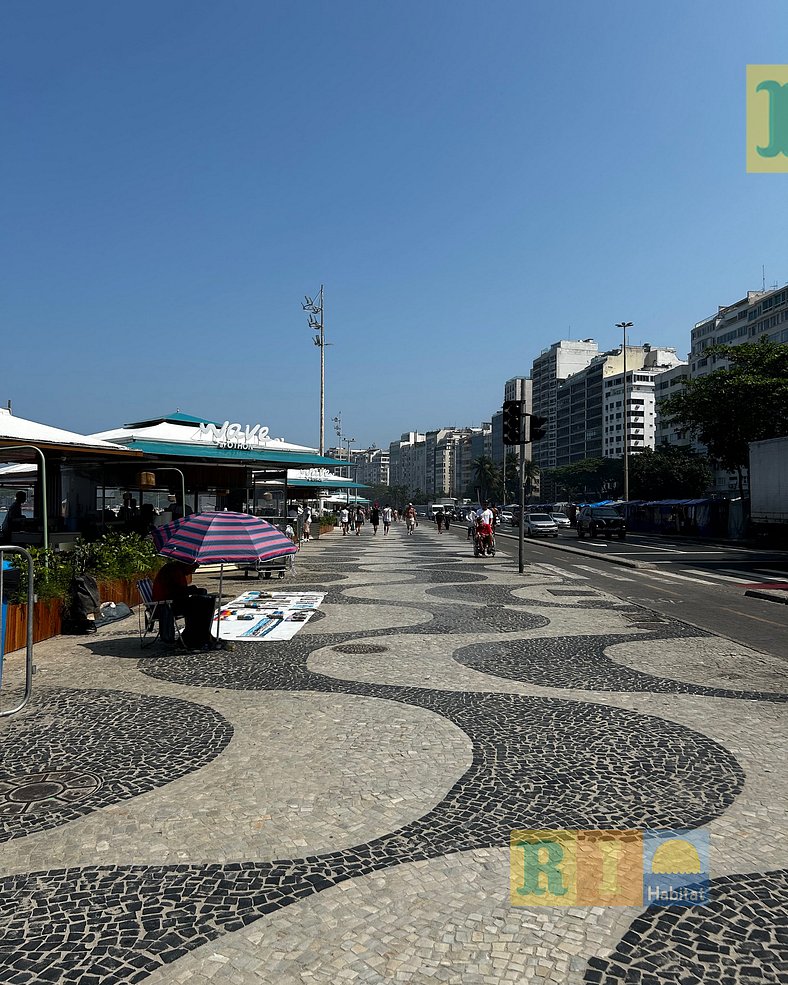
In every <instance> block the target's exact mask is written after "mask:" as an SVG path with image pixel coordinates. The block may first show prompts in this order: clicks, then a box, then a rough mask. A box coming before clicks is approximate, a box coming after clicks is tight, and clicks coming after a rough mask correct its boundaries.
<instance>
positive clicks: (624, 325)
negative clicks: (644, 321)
mask: <svg viewBox="0 0 788 985" xmlns="http://www.w3.org/2000/svg"><path fill="white" fill-rule="evenodd" d="M633 324H634V322H631V321H620V322H616V328H620V329H622V331H623V332H624V347H623V349H622V351H623V353H624V502H629V420H628V414H629V410H628V408H627V329H628V328H632V326H633Z"/></svg>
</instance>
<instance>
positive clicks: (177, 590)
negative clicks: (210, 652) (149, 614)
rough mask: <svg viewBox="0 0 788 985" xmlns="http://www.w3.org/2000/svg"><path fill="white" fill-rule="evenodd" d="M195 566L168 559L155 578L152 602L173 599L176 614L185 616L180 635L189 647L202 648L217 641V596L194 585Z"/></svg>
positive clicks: (193, 648)
mask: <svg viewBox="0 0 788 985" xmlns="http://www.w3.org/2000/svg"><path fill="white" fill-rule="evenodd" d="M196 567H197V565H196V564H187V563H186V562H185V561H168V562H167V564H165V565H164V567H163V568H161V569H160V570H159V572H158V573H157V575H156V577H155V579H154V581H153V601H154V602H165V601H167V600H170V601H171V602H172V611H173V615H175V616H183V617H184V619H185V626H184V629H183V633H182V634H181V638H182V639H183V642H184V645H185V646H187V647H188V648H189V649H190V650H199V649H202V648H203V647H208V646H211V645H213V644H214V643H215V642H216V641H215V638H214V637H213V635H212V634H211V625H212V623H213V614H214V609H215V606H216V596H215V595H209V594H208V593H207V591H206V590H205V589H204V588H198V587H197V586H196V585H192V584H191V580H192V575H193V574H194V571H195V569H196Z"/></svg>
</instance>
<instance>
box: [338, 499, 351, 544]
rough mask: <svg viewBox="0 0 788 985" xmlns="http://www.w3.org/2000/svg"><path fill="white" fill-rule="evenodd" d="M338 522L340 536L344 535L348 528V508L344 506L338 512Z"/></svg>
mask: <svg viewBox="0 0 788 985" xmlns="http://www.w3.org/2000/svg"><path fill="white" fill-rule="evenodd" d="M339 524H340V526H341V527H342V536H343V537H344V536H345V535H346V534H347V532H348V530H349V528H350V510H349V509H347V507H345V506H343V507H342V509H341V510H340V512H339Z"/></svg>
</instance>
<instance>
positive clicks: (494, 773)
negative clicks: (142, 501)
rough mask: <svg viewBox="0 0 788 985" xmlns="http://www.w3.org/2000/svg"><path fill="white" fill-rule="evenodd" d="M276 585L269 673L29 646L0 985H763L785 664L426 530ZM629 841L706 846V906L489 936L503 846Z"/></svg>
mask: <svg viewBox="0 0 788 985" xmlns="http://www.w3.org/2000/svg"><path fill="white" fill-rule="evenodd" d="M229 581H230V584H229V585H228V587H227V590H228V591H234V590H235V588H237V589H238V590H239V591H240V590H242V588H248V587H252V584H254V583H249V582H244V581H243V579H238V580H237V584H236V583H235V581H234V580H233V579H232V578H231V579H230V580H229ZM267 584H268V583H265V582H260V583H259V586H258V587H266V586H267ZM292 585H293V586H294V587H298V588H300V589H301V588H302V589H305V590H314V591H321V592H325V601H324V604H323V606H322V607H321V611H320V612H319V613H318V614H317V616H315V617H313V619H312V620H310V622H309V623H308V624H307V625H306V626H305V627H304V628H303V630H302V631H301V632H300V633H299V634H298V636H296V637H295V638H294V639H293V640H291V641H288V642H260V643H255V644H236V646H235V649H233V650H232V651H227V652H220V653H208V654H186V653H171V652H169V651H167V650H166V649H165V648H160V649H156V648H153V649H150V650H145V651H141V650H140V649H139V643H138V640H137V636H136V621H135V620H125V621H123V622H119V623H116V624H115V625H114V626H113V627H108V628H106V629H105V630H103V631H102V633H101V634H100V635H98V636H94V637H86V638H79V637H74V638H69V637H62V638H60V639H57V640H52V641H48V642H46V643H42V644H39V645H38V646H37V647H36V664H37V667H38V673H37V674H36V677H35V691H34V700H33V702H32V704H31V706H30V708H29V709H28V710H27V711H26V712H24V713H23V714H21V715H19V716H17V717H16V718H14V719H12V720H10V721H5V722H2V723H0V737H1V741H2V743H3V746H2V748H3V757H2V764H1V765H0V832H1V833H2V837H1V838H0V981H2V982H3V983H11V985H33V983H36V985H38V983H42V982H49V983H58V982H69V983H70V982H79V983H96V985H98V983H102V985H105V983H121V982H123V983H127V982H145V983H148V985H165V983H166V985H170V983H190V985H207V983H209V982H213V983H222V985H224V983H232V985H275V983H276V985H295V983H312V985H322V983H326V985H328V983H338V982H342V983H344V982H348V983H352V982H358V983H383V982H387V983H388V982H415V983H422V982H423V983H435V982H450V983H458V985H459V983H462V985H498V983H505V982H517V983H520V982H528V983H532V982H533V983H547V982H550V983H573V985H580V983H589V985H590V983H600V985H601V983H604V985H613V983H620V985H625V983H640V985H678V983H680V985H692V983H700V982H703V983H709V985H710V983H715V985H716V983H722V985H745V983H746V985H753V983H762V982H763V983H766V982H769V983H772V982H774V983H776V982H788V823H786V810H785V807H786V789H787V788H788V783H786V775H785V769H784V750H785V748H786V732H787V731H788V729H787V728H786V707H785V705H786V694H785V691H786V689H787V688H786V668H785V666H784V665H783V664H781V663H780V662H779V661H778V660H776V659H773V658H770V657H767V656H765V655H763V654H760V653H755V652H753V651H750V650H747V649H745V648H744V647H741V646H739V645H737V644H734V643H731V642H730V641H728V640H725V639H721V638H718V637H715V636H713V635H710V634H708V633H706V632H704V631H703V630H700V629H697V628H695V627H693V626H691V625H688V624H686V623H681V622H678V621H673V620H669V619H667V618H665V617H662V616H659V615H657V614H655V613H652V612H648V611H645V610H643V609H640V608H637V607H635V606H632V605H630V604H628V603H625V602H622V601H621V600H619V599H617V598H615V597H613V596H610V595H607V594H605V593H603V592H601V591H598V590H596V589H595V587H594V585H593V584H592V583H589V582H583V583H582V584H578V582H577V581H576V580H571V579H565V578H563V577H561V575H559V574H557V573H556V570H555V568H554V567H551V568H550V569H547V568H540V567H539V566H538V565H534V566H531V567H529V568H528V570H527V572H526V574H525V575H524V576H520V575H518V574H517V573H516V566H515V565H514V564H513V562H512V559H511V558H508V557H505V556H502V555H501V554H499V555H498V556H497V557H495V558H488V559H474V558H473V557H472V555H471V552H470V551H469V550H468V547H467V545H466V543H465V541H464V540H462V539H460V538H457V537H455V536H454V535H452V536H446V535H443V536H438V535H437V533H436V532H435V531H434V530H433V529H432V528H428V529H425V527H423V526H422V527H420V528H419V529H418V530H417V531H416V533H415V534H414V535H413V536H412V537H406V536H405V535H404V530H403V529H402V528H401V527H399V526H397V525H395V526H394V528H393V529H392V532H391V534H390V535H389V537H386V538H384V537H383V536H382V535H381V534H379V535H378V536H377V537H373V536H372V534H371V531H365V532H364V534H363V535H362V536H361V537H346V538H343V537H341V536H338V535H336V534H335V535H333V536H331V537H328V538H324V539H323V540H321V541H319V542H316V543H315V542H313V543H312V544H310V545H307V546H305V548H304V550H302V552H301V553H300V555H299V557H298V561H297V564H296V576H295V578H294V579H293V580H292ZM281 587H282V586H281V583H271V588H272V590H276V589H279V588H281ZM288 587H290V584H288ZM236 594H237V592H236ZM15 664H18V657H16V658H12V660H11V667H12V671H13V670H15V669H18V667H16V666H15ZM652 828H659V829H662V828H680V829H693V830H694V831H703V832H707V833H708V836H709V839H710V845H711V866H710V868H711V876H712V883H711V891H712V899H711V902H709V903H708V904H707V905H702V906H701V905H699V906H694V907H688V908H679V907H675V906H649V907H644V906H643V905H642V904H638V905H628V906H601V905H587V906H579V905H574V906H560V907H545V906H523V907H520V906H518V907H513V906H512V905H511V903H510V897H509V892H510V870H509V858H510V853H509V841H510V834H511V832H512V830H519V829H534V830H547V831H557V830H561V829H571V830H576V829H595V830H596V829H604V830H608V831H614V832H627V831H629V830H630V829H652Z"/></svg>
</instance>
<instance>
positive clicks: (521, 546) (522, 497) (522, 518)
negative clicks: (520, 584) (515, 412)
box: [517, 401, 525, 574]
mask: <svg viewBox="0 0 788 985" xmlns="http://www.w3.org/2000/svg"><path fill="white" fill-rule="evenodd" d="M524 408H525V401H522V402H521V403H520V538H519V539H520V543H519V545H518V547H519V550H518V564H517V568H518V571H519V572H520V574H522V573H523V569H524V568H525V558H524V553H525V421H524V419H523V417H524V415H523V410H524Z"/></svg>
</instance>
